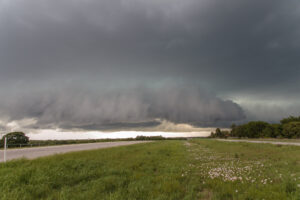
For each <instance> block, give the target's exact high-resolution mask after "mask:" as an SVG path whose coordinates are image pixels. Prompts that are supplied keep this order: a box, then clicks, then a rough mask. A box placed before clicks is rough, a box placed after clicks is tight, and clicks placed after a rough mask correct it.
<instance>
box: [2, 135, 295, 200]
mask: <svg viewBox="0 0 300 200" xmlns="http://www.w3.org/2000/svg"><path fill="white" fill-rule="evenodd" d="M0 199H86V200H87V199H118V200H120V199H121V200H123V199H224V200H225V199H248V200H250V199H253V200H254V199H255V200H256V199H265V200H267V199H270V200H275V199H279V200H281V199H295V200H296V199H300V147H296V146H280V145H271V144H250V143H229V142H221V141H214V140H208V139H206V140H204V139H203V140H202V139H194V140H188V141H157V142H153V143H147V144H137V145H132V146H123V147H114V148H109V149H101V150H93V151H83V152H75V153H68V154H64V155H56V156H50V157H44V158H39V159H35V160H17V161H11V162H8V163H6V164H3V163H2V164H0Z"/></svg>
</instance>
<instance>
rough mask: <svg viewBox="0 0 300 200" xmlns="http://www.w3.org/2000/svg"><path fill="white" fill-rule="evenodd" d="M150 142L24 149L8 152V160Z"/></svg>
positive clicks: (101, 143)
mask: <svg viewBox="0 0 300 200" xmlns="http://www.w3.org/2000/svg"><path fill="white" fill-rule="evenodd" d="M144 142H149V141H122V142H99V143H86V144H69V145H58V146H47V147H33V148H23V149H9V150H7V152H6V158H7V160H13V159H18V158H28V159H34V158H38V157H42V156H49V155H53V154H60V153H67V152H71V151H82V150H90V149H103V148H109V147H116V146H124V145H131V144H137V143H144ZM3 157H4V152H3V150H0V162H3Z"/></svg>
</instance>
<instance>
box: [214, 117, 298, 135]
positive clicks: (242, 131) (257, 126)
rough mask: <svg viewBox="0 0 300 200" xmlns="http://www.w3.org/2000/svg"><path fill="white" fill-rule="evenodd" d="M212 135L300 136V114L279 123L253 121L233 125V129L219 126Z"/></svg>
mask: <svg viewBox="0 0 300 200" xmlns="http://www.w3.org/2000/svg"><path fill="white" fill-rule="evenodd" d="M211 137H218V138H227V137H239V138H300V116H299V117H294V116H290V117H288V118H284V119H282V120H281V121H280V123H279V124H269V123H267V122H263V121H252V122H249V123H247V124H242V125H235V124H233V125H232V126H231V131H222V130H220V129H219V128H217V129H216V132H212V133H211Z"/></svg>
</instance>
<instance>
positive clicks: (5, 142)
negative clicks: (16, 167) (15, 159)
mask: <svg viewBox="0 0 300 200" xmlns="http://www.w3.org/2000/svg"><path fill="white" fill-rule="evenodd" d="M6 149H7V137H4V162H5V163H6Z"/></svg>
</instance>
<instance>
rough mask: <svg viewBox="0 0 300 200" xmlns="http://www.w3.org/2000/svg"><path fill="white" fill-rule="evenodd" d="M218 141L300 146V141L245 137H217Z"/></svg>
mask: <svg viewBox="0 0 300 200" xmlns="http://www.w3.org/2000/svg"><path fill="white" fill-rule="evenodd" d="M217 140H218V141H224V142H249V143H263V144H277V145H293V146H300V143H299V142H275V141H261V140H244V139H236V140H231V139H217Z"/></svg>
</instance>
